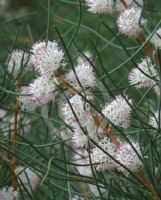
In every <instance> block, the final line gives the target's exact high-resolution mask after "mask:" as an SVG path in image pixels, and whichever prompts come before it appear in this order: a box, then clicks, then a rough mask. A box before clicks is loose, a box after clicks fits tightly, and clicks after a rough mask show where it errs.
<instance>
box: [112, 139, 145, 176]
mask: <svg viewBox="0 0 161 200" xmlns="http://www.w3.org/2000/svg"><path fill="white" fill-rule="evenodd" d="M132 146H133V147H134V149H135V150H136V152H137V153H138V154H139V155H141V151H140V146H139V144H138V143H136V142H132ZM132 146H131V145H130V144H129V143H127V142H122V143H121V146H120V148H119V149H118V150H117V152H116V155H115V158H116V160H117V161H118V162H119V163H121V164H122V165H123V166H125V167H126V168H128V169H129V170H130V171H132V172H137V171H138V169H140V167H141V166H142V162H141V160H140V158H139V157H138V155H137V154H136V152H135V151H134V149H133V148H132ZM123 166H121V165H120V164H117V166H116V168H117V170H118V171H121V172H125V173H126V172H127V170H126V169H125V168H124V167H123Z"/></svg>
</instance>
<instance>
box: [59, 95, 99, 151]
mask: <svg viewBox="0 0 161 200" xmlns="http://www.w3.org/2000/svg"><path fill="white" fill-rule="evenodd" d="M61 112H62V116H63V119H64V121H65V122H66V123H67V124H69V125H70V126H71V127H72V128H73V132H74V134H73V137H72V140H73V141H72V142H73V144H74V146H75V147H77V148H83V147H84V146H86V145H87V142H88V136H87V134H88V135H89V136H90V137H92V138H93V139H94V140H97V133H98V131H99V130H98V127H97V126H96V124H95V123H94V120H93V118H92V116H91V114H90V105H89V104H88V103H86V102H85V101H84V100H83V98H82V97H81V96H80V95H75V96H73V97H71V98H70V99H69V101H66V102H65V103H64V104H63V106H62V109H61ZM82 129H83V130H82Z"/></svg>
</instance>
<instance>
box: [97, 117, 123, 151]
mask: <svg viewBox="0 0 161 200" xmlns="http://www.w3.org/2000/svg"><path fill="white" fill-rule="evenodd" d="M93 119H94V121H95V123H96V125H97V126H98V127H100V128H101V129H102V131H103V132H104V133H106V135H107V136H108V137H109V138H110V139H111V141H112V142H113V143H114V144H115V145H116V148H117V149H119V148H120V143H119V141H118V140H117V139H116V137H115V135H114V134H113V132H112V130H111V127H109V128H106V127H105V125H104V123H103V121H102V119H101V118H100V117H99V116H98V115H95V116H93Z"/></svg>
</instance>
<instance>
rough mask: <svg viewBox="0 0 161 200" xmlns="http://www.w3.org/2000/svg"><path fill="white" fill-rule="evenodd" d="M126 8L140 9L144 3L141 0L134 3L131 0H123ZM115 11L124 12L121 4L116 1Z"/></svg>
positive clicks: (118, 0)
mask: <svg viewBox="0 0 161 200" xmlns="http://www.w3.org/2000/svg"><path fill="white" fill-rule="evenodd" d="M124 1H125V3H126V5H127V7H128V8H130V7H135V8H140V7H143V5H144V2H143V0H136V1H133V0H124ZM116 9H117V10H118V11H123V10H125V7H124V5H123V4H122V3H121V1H120V0H116Z"/></svg>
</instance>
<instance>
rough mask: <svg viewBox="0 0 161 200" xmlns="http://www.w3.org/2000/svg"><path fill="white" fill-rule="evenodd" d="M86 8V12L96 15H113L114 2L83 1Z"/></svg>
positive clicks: (110, 0)
mask: <svg viewBox="0 0 161 200" xmlns="http://www.w3.org/2000/svg"><path fill="white" fill-rule="evenodd" d="M85 2H86V3H87V6H88V11H89V12H91V13H93V14H96V13H99V14H102V13H113V12H114V5H115V4H114V1H113V0H85Z"/></svg>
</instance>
